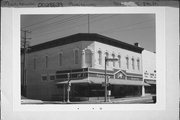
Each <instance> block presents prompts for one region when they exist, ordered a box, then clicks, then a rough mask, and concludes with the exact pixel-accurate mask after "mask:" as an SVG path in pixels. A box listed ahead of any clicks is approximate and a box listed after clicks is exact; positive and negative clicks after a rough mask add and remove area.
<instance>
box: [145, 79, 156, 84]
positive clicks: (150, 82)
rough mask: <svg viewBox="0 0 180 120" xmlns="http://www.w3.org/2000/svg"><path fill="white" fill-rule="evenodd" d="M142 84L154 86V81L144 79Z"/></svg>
mask: <svg viewBox="0 0 180 120" xmlns="http://www.w3.org/2000/svg"><path fill="white" fill-rule="evenodd" d="M144 82H145V83H147V84H152V85H156V80H149V79H145V80H144Z"/></svg>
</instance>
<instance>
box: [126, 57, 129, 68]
mask: <svg viewBox="0 0 180 120" xmlns="http://www.w3.org/2000/svg"><path fill="white" fill-rule="evenodd" d="M126 67H127V69H129V57H126Z"/></svg>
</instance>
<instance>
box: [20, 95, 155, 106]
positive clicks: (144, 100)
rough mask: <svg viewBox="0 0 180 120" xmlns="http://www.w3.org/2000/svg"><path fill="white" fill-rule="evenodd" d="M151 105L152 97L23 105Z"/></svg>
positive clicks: (29, 101) (33, 102)
mask: <svg viewBox="0 0 180 120" xmlns="http://www.w3.org/2000/svg"><path fill="white" fill-rule="evenodd" d="M139 103H140V104H150V103H153V99H152V95H146V96H140V97H126V98H113V99H110V101H108V102H104V100H94V101H78V102H69V103H67V102H63V101H40V100H39V101H34V100H27V101H26V102H25V101H24V102H22V104H139Z"/></svg>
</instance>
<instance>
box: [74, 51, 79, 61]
mask: <svg viewBox="0 0 180 120" xmlns="http://www.w3.org/2000/svg"><path fill="white" fill-rule="evenodd" d="M78 52H79V51H78V50H75V51H74V64H78V61H79V56H78Z"/></svg>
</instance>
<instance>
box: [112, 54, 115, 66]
mask: <svg viewBox="0 0 180 120" xmlns="http://www.w3.org/2000/svg"><path fill="white" fill-rule="evenodd" d="M112 58H113V59H115V54H112ZM113 67H115V61H113Z"/></svg>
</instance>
